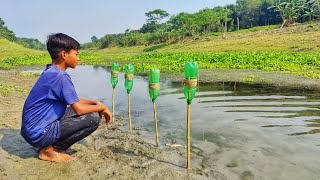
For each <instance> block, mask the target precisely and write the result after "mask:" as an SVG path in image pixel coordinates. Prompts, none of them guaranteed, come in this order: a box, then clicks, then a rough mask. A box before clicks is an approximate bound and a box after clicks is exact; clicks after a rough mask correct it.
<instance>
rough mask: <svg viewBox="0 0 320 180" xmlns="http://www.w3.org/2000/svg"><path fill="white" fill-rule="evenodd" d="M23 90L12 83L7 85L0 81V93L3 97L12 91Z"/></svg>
mask: <svg viewBox="0 0 320 180" xmlns="http://www.w3.org/2000/svg"><path fill="white" fill-rule="evenodd" d="M15 91H17V92H23V91H24V90H23V89H21V88H17V87H15V86H12V85H8V84H5V83H2V82H0V95H1V96H3V97H7V96H9V95H10V94H11V93H12V92H15Z"/></svg>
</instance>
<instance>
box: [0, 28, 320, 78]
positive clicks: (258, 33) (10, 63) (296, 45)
mask: <svg viewBox="0 0 320 180" xmlns="http://www.w3.org/2000/svg"><path fill="white" fill-rule="evenodd" d="M0 52H1V53H0V67H2V68H12V67H15V66H19V65H30V64H45V63H50V58H49V56H48V55H47V52H42V51H35V50H29V49H26V48H23V47H22V46H19V45H16V44H14V43H11V42H9V41H6V40H0ZM2 52H4V53H2ZM319 52H320V23H313V24H311V23H309V24H302V25H301V24H299V25H294V26H292V27H289V28H283V29H279V28H277V26H264V27H255V28H252V29H246V30H241V31H239V32H230V33H227V35H226V36H225V37H223V36H222V34H221V33H220V34H219V33H218V34H217V33H214V34H211V35H210V34H208V35H204V36H199V37H192V38H189V39H186V40H184V41H182V42H171V43H166V44H157V45H151V46H134V47H124V48H120V47H112V48H107V49H102V50H90V51H88V50H86V51H84V50H83V51H81V53H80V59H81V63H83V64H107V65H110V63H111V62H119V63H120V64H125V63H132V64H134V65H135V68H136V71H137V72H146V71H148V70H149V69H150V68H153V67H158V68H160V69H161V70H162V71H168V72H181V71H182V70H183V64H184V62H186V61H197V62H198V63H199V66H200V68H205V69H212V68H230V69H261V70H265V71H282V72H285V73H292V74H298V75H301V76H309V77H312V78H320V63H319V62H320V54H319Z"/></svg>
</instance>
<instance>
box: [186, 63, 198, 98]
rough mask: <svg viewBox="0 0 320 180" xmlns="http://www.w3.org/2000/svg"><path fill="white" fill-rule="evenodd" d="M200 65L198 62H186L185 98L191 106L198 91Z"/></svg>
mask: <svg viewBox="0 0 320 180" xmlns="http://www.w3.org/2000/svg"><path fill="white" fill-rule="evenodd" d="M197 78H198V64H197V62H186V63H185V65H184V97H185V98H186V99H187V103H188V104H191V101H192V99H193V98H194V96H195V95H196V91H197Z"/></svg>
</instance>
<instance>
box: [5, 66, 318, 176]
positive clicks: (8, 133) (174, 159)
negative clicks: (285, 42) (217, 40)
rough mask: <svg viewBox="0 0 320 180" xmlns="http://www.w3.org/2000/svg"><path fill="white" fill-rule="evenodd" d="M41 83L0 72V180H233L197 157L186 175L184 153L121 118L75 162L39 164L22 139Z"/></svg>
mask: <svg viewBox="0 0 320 180" xmlns="http://www.w3.org/2000/svg"><path fill="white" fill-rule="evenodd" d="M201 74H206V75H205V76H202V75H201ZM200 75H201V76H200V80H201V81H202V82H216V81H219V82H227V81H237V82H238V81H239V82H247V83H258V84H270V85H277V86H279V85H280V86H295V87H300V88H308V89H316V90H320V80H319V79H311V78H306V77H299V76H295V75H288V74H281V73H270V72H264V71H258V70H223V69H220V70H203V71H200ZM37 78H38V77H37V76H26V75H21V74H20V72H19V71H18V70H10V71H4V70H0V159H1V163H0V179H49V178H50V179H228V178H227V177H228V175H226V174H223V173H221V172H218V171H215V170H213V169H204V168H203V167H201V162H203V159H201V157H198V156H197V155H195V153H194V154H192V156H191V161H192V169H191V171H190V172H187V171H186V169H185V166H186V149H185V148H184V147H176V148H173V147H167V146H165V145H164V143H160V144H161V146H160V147H156V146H155V145H154V144H153V143H150V142H147V141H146V140H145V139H143V138H142V136H141V135H139V134H140V133H139V131H137V130H135V131H134V133H133V134H130V133H128V132H126V131H125V130H123V129H124V128H123V127H124V126H125V125H126V119H123V118H122V117H121V116H118V117H117V118H116V119H117V121H116V122H115V123H113V124H112V125H110V126H108V127H106V125H105V124H104V122H102V123H101V125H100V127H99V128H98V130H97V131H96V132H94V133H93V134H92V135H90V136H89V137H87V138H86V139H85V140H82V141H80V142H79V143H77V144H75V145H73V146H72V147H71V149H70V150H69V153H71V154H72V156H74V157H76V158H77V159H76V160H74V161H72V162H66V163H51V162H45V161H41V160H39V159H38V158H37V151H36V149H34V148H33V147H31V146H30V145H28V144H27V143H26V142H25V141H24V139H23V138H22V137H21V136H20V126H21V112H22V108H23V104H24V101H25V99H26V97H27V95H28V93H29V91H30V88H31V87H32V85H33V84H34V83H35V81H36V79H37ZM166 78H168V79H170V80H173V81H180V80H179V79H181V77H180V76H167V77H166ZM240 178H241V177H240V176H239V179H240ZM248 179H250V178H248Z"/></svg>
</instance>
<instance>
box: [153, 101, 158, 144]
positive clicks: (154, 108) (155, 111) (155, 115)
mask: <svg viewBox="0 0 320 180" xmlns="http://www.w3.org/2000/svg"><path fill="white" fill-rule="evenodd" d="M153 116H154V128H155V130H156V143H157V146H159V139H158V137H159V136H158V122H157V109H156V103H155V102H154V103H153Z"/></svg>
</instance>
